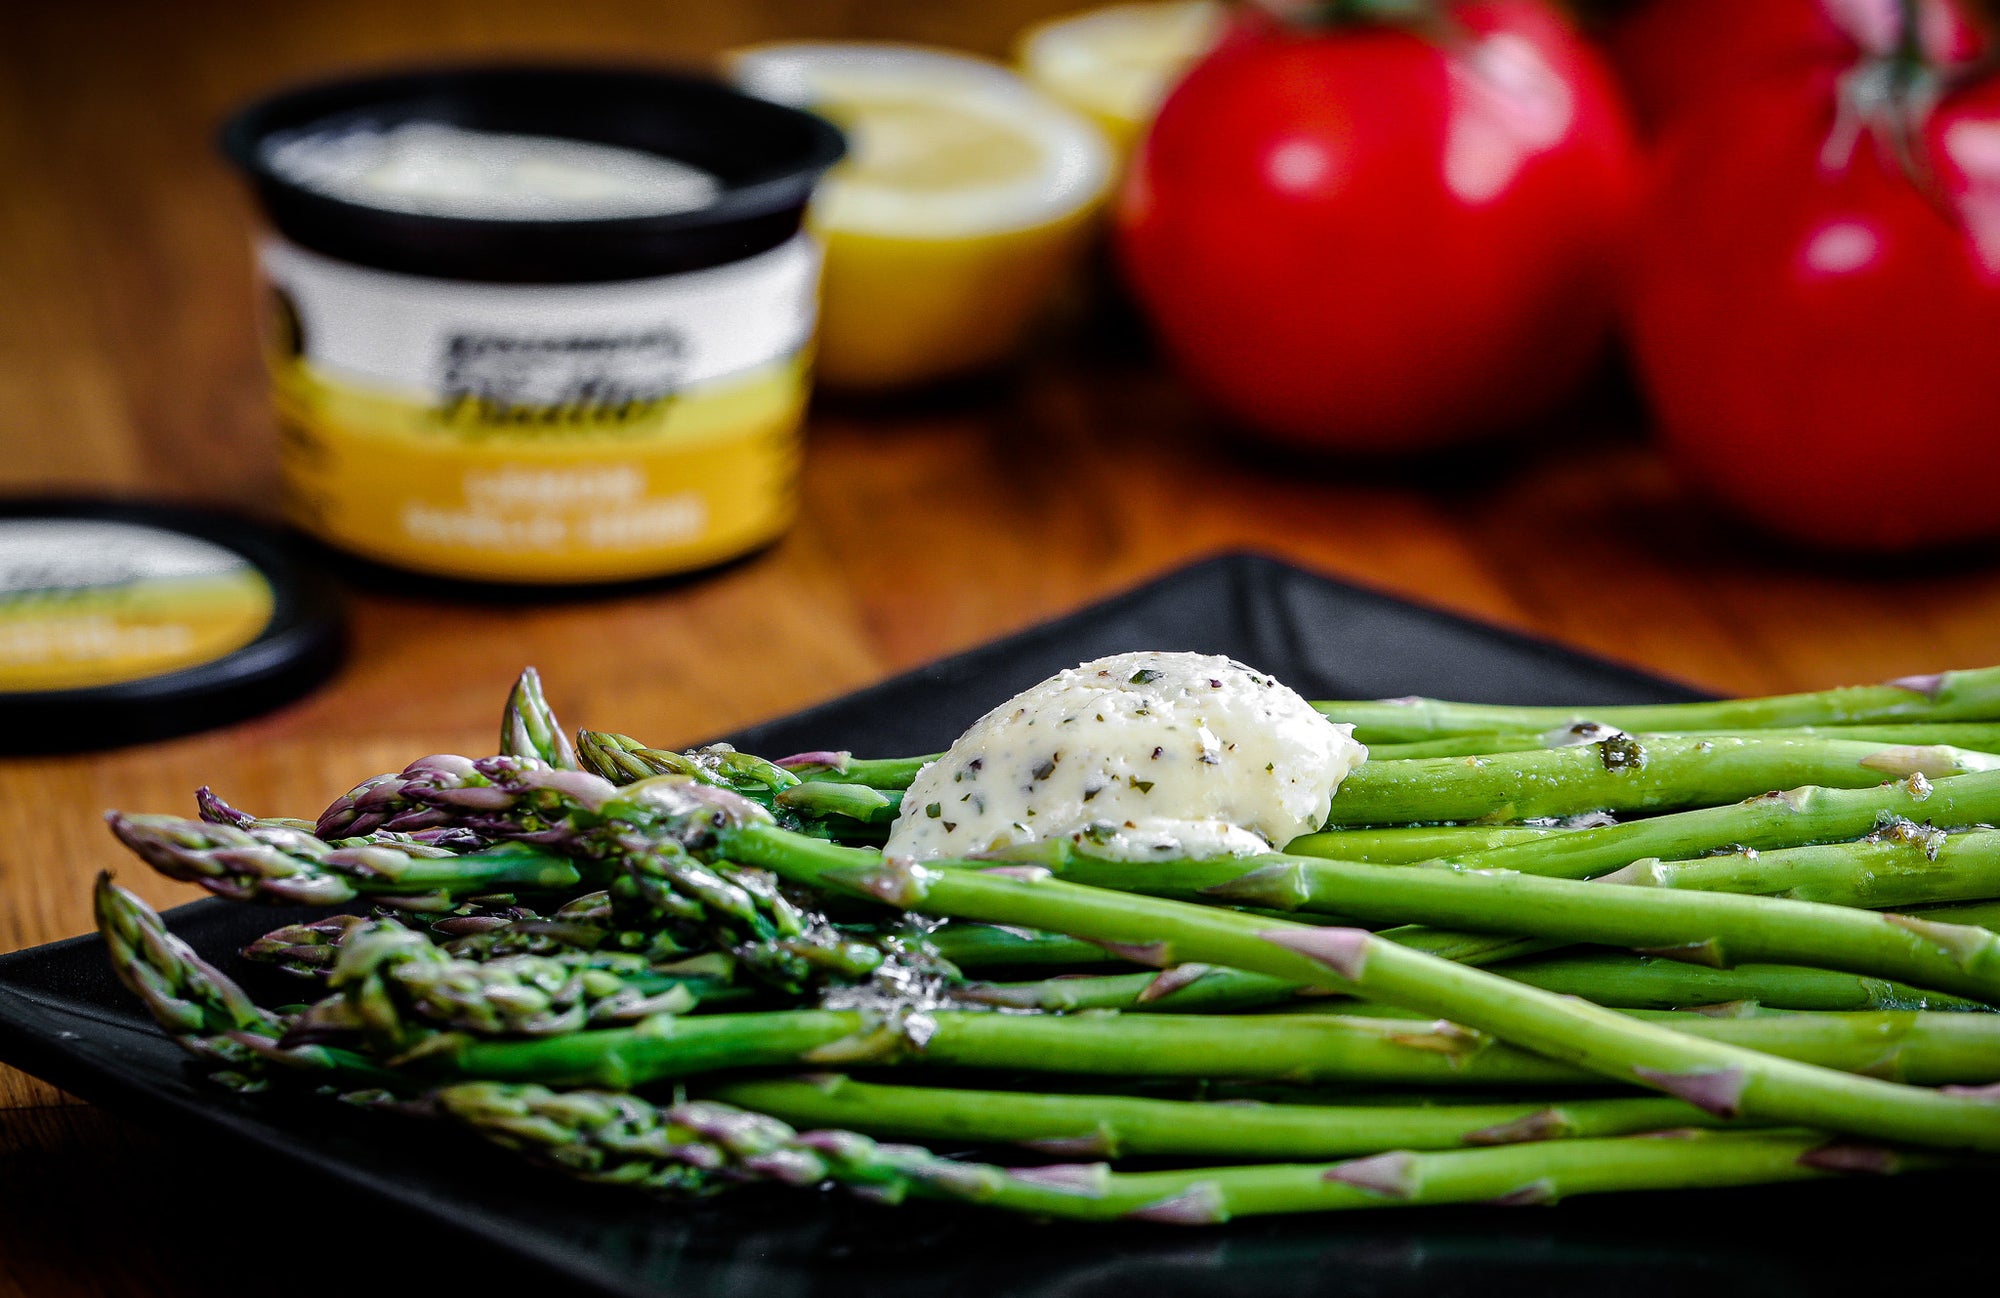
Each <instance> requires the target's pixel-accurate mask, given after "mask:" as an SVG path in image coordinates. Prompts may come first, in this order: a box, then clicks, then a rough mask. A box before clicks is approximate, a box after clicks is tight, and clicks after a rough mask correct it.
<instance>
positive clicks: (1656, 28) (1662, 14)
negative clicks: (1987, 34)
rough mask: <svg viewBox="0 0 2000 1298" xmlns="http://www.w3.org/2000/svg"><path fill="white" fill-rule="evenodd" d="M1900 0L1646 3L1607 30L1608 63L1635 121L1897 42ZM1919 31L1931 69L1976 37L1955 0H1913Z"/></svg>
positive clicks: (1659, 122)
mask: <svg viewBox="0 0 2000 1298" xmlns="http://www.w3.org/2000/svg"><path fill="white" fill-rule="evenodd" d="M1901 3H1902V0H1648V3H1645V4H1642V5H1640V6H1638V7H1637V8H1636V9H1634V10H1633V11H1632V12H1631V14H1630V15H1629V16H1628V17H1626V18H1624V19H1622V20H1620V21H1619V23H1618V24H1617V25H1616V26H1615V27H1613V28H1612V30H1611V38H1610V42H1609V43H1610V47H1611V59H1612V62H1613V63H1614V64H1616V65H1617V68H1618V72H1619V75H1620V76H1621V77H1622V78H1623V79H1624V81H1625V87H1626V89H1627V91H1628V92H1629V93H1630V95H1631V98H1632V106H1633V108H1634V110H1635V111H1636V113H1637V116H1638V118H1639V121H1640V123H1641V124H1642V125H1644V126H1645V127H1647V128H1648V129H1649V130H1655V129H1658V128H1660V127H1662V126H1664V125H1665V124H1666V123H1667V122H1670V121H1672V120H1673V119H1674V118H1675V117H1677V116H1679V115H1680V114H1681V113H1683V112H1685V111H1687V110H1689V109H1693V108H1698V107H1699V106H1700V105H1702V104H1704V103H1708V102H1710V101H1712V100H1714V99H1716V98H1718V97H1721V96H1725V95H1728V94H1732V93H1734V91H1735V90H1736V89H1737V88H1739V87H1741V86H1743V85H1745V84H1748V83H1749V82H1751V81H1753V80H1757V79H1762V78H1768V77H1783V76H1789V75H1798V74H1809V73H1810V72H1811V71H1813V70H1814V69H1820V68H1836V69H1837V68H1843V67H1846V66H1847V65H1849V64H1851V63H1853V62H1854V60H1855V59H1856V58H1858V57H1860V56H1861V55H1863V54H1887V53H1890V52H1891V51H1893V50H1894V49H1895V48H1896V44H1897V41H1898V40H1899V39H1900V38H1901V34H1902V26H1903V17H1902V10H1901ZM1917 12H1918V20H1917V21H1918V37H1919V40H1920V42H1921V44H1922V47H1923V50H1924V53H1925V55H1926V56H1927V57H1928V58H1930V59H1931V60H1932V61H1933V62H1934V63H1937V64H1939V65H1952V64H1961V63H1969V62H1971V61H1972V60H1974V59H1976V58H1978V57H1979V55H1980V54H1981V53H1982V52H1983V49H1984V45H1985V40H1984V36H1983V34H1982V33H1981V32H1980V31H1979V29H1978V28H1977V27H1976V26H1975V25H1974V24H1973V22H1972V21H1971V19H1970V18H1969V17H1968V16H1967V14H1966V12H1965V10H1964V8H1963V7H1962V5H1961V3H1960V0H1918V4H1917Z"/></svg>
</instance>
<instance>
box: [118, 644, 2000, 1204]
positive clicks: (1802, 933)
mask: <svg viewBox="0 0 2000 1298" xmlns="http://www.w3.org/2000/svg"><path fill="white" fill-rule="evenodd" d="M1148 676H1149V673H1148V671H1147V670H1146V669H1141V670H1140V671H1138V672H1136V673H1134V674H1133V676H1132V680H1133V681H1135V682H1138V681H1141V680H1142V679H1146V678H1148ZM1251 679H1253V680H1255V681H1256V683H1257V684H1258V685H1259V686H1263V685H1266V684H1267V682H1265V681H1264V680H1263V679H1261V678H1256V677H1252V678H1251ZM1210 683H1211V684H1214V685H1216V688H1218V689H1220V688H1221V685H1220V683H1219V682H1210ZM1301 706H1303V705H1301ZM1312 706H1313V708H1316V709H1317V710H1318V711H1319V712H1320V713H1322V714H1323V715H1325V716H1326V717H1328V718H1333V719H1338V720H1340V721H1342V722H1348V723H1352V724H1354V725H1355V727H1356V730H1355V734H1356V737H1357V738H1359V739H1361V740H1363V741H1365V742H1367V743H1369V744H1371V745H1373V746H1374V751H1373V753H1372V755H1370V756H1369V758H1368V760H1367V761H1366V762H1365V763H1363V764H1361V765H1359V766H1357V767H1355V768H1354V769H1353V770H1352V772H1351V773H1349V774H1348V775H1347V776H1346V778H1345V780H1344V781H1341V782H1340V783H1339V787H1338V791H1337V792H1336V793H1335V794H1334V795H1333V796H1332V798H1331V804H1330V810H1328V811H1327V812H1326V814H1325V815H1324V817H1323V818H1316V819H1315V821H1314V822H1313V823H1314V824H1316V825H1318V829H1317V832H1312V833H1308V834H1305V835H1304V836H1302V837H1297V838H1294V839H1293V840H1292V841H1290V842H1289V843H1285V844H1283V846H1284V848H1285V850H1284V851H1270V852H1265V853H1261V854H1255V855H1247V856H1246V855H1221V856H1217V855H1208V856H1200V857H1184V856H1179V855H1174V856H1171V857H1169V858H1166V859H1145V860H1137V861H1135V860H1131V859H1124V857H1129V856H1130V855H1131V854H1130V853H1125V854H1117V853H1106V852H1098V851H1095V850H1093V846H1092V844H1093V841H1095V840H1093V839H1092V838H1091V837H1090V836H1089V835H1088V834H1084V835H1072V836H1068V837H1065V836H1061V835H1050V836H1036V835H1032V834H1025V835H1021V836H1020V841H1019V842H1017V843H1014V844H1013V845H1005V844H1002V845H999V846H997V847H996V848H994V849H993V850H988V851H985V852H981V853H976V854H974V855H972V856H969V857H962V858H943V859H929V860H924V861H921V862H919V861H916V860H912V859H910V858H909V857H907V856H903V855H899V854H891V853H885V852H884V851H883V850H882V844H883V843H884V842H885V840H886V838H887V836H888V834H889V833H890V832H891V827H892V826H894V825H896V824H897V823H899V820H898V818H899V816H900V815H901V811H902V800H903V795H904V793H905V792H906V791H907V790H909V789H910V788H911V786H912V785H913V783H919V782H920V774H919V773H920V772H921V771H923V770H924V768H925V767H926V765H927V764H928V763H930V762H932V761H934V760H936V759H937V757H938V755H935V754H933V755H929V756H926V757H917V758H886V759H866V760H863V759H856V758H855V757H853V756H852V755H851V754H848V753H844V752H833V751H825V752H814V753H804V754H798V755H795V756H792V757H787V758H781V759H778V760H776V761H770V760H765V759H764V758H761V757H756V756H752V755H750V754H746V753H739V752H736V751H734V750H732V749H730V748H728V747H726V746H720V745H717V746H712V747H709V748H706V749H698V750H694V751H690V752H677V751H673V750H665V749H656V748H651V747H648V746H646V745H644V744H643V743H641V742H639V741H637V740H634V739H631V738H628V737H626V736H623V735H617V734H610V733H601V732H593V731H584V732H582V733H581V734H580V735H579V736H578V738H577V740H576V742H575V743H574V744H573V745H572V744H571V743H570V742H569V741H568V740H567V739H566V738H565V737H564V733H563V731H562V728H561V727H560V726H559V725H558V724H557V722H556V719H555V717H554V715H553V714H552V712H551V711H550V709H549V707H548V705H547V702H546V700H545V699H544V697H543V694H542V690H541V685H540V682H539V680H538V679H537V677H536V675H535V673H534V671H533V670H532V669H530V670H528V671H527V672H525V673H524V674H523V676H522V678H521V680H520V682H519V683H518V684H517V685H516V687H515V690H514V692H513V694H512V695H511V696H510V697H509V699H508V701H507V705H506V708H505V711H504V717H503V722H502V727H501V739H500V752H499V753H498V754H497V755H495V756H492V757H485V758H478V759H468V758H462V757H446V756H433V757H426V758H422V759H420V760H418V761H417V762H414V763H412V764H411V765H410V766H408V767H406V768H405V769H404V770H402V771H400V772H396V773H394V774H390V775H383V776H378V777H376V778H374V779H371V780H368V781H366V782H365V783H363V784H361V785H359V786H357V787H356V788H355V789H353V790H352V791H350V792H349V793H347V794H345V795H343V796H342V797H340V798H339V799H337V800H336V801H335V802H334V803H333V805H332V806H330V807H329V808H328V809H327V810H326V811H325V812H324V813H322V814H321V815H320V816H319V817H317V818H316V819H315V820H314V821H311V822H307V821H303V820H293V819H281V818H258V817H255V816H252V815H250V814H247V813H245V812H241V811H238V810H237V809H235V808H233V807H230V806H229V805H228V804H226V803H224V802H223V801H222V800H221V799H219V798H217V797H215V796H214V795H213V794H211V793H210V792H209V791H207V790H203V791H202V793H201V794H200V796H199V799H198V806H199V811H200V816H199V818H198V819H192V820H183V819H178V818H172V817H163V816H140V815H122V814H116V813H114V814H113V815H112V816H111V817H110V821H111V827H112V830H113V832H114V833H115V834H116V835H117V836H118V837H119V838H120V839H121V840H122V841H123V842H124V843H125V844H126V845H127V846H128V847H130V848H131V849H132V850H133V851H134V852H135V853H137V854H138V855H139V856H140V857H141V859H143V860H145V861H146V862H147V863H148V864H150V865H152V866H153V867H154V868H155V869H157V870H159V871H161V872H162V873H164V874H167V875H169V876H171V877H173V878H176V879H183V880H189V881H192V882H195V883H199V884H200V885H202V886H203V887H205V888H207V889H208V890H209V891H211V892H213V893H215V894H217V895H219V896H223V897H228V898H231V899H235V900H239V901H246V902H255V901H271V902H284V903H291V904H298V903H308V904H315V905H325V906H329V907H342V906H344V907H346V908H347V909H345V910H343V911H335V912H330V913H329V914H328V915H326V916H325V917H324V918H323V919H320V920H316V921H314V922H311V923H306V924H295V925H291V926H288V927H285V928H281V929H277V930H275V931H273V932H272V933H270V934H268V935H267V936H265V937H263V938H261V939H259V940H258V941H257V942H255V943H253V944H251V946H250V947H248V948H247V949H246V950H245V951H244V952H243V955H244V956H246V957H248V958H249V959H250V960H253V961H258V962H262V963H265V964H268V965H271V966H273V967H275V968H277V969H280V970H283V971H285V972H286V973H289V974H291V975H293V976H295V977H296V978H297V979H298V980H300V983H301V985H302V986H306V987H309V988H310V993H309V994H310V997H311V999H310V1001H309V1003H307V1004H305V1005H303V1006H292V1007H289V1008H286V1009H274V1008H267V1007H264V1006H260V1005H258V1004H257V1003H255V1002H254V1001H253V1000H252V999H251V998H250V997H249V996H248V995H246V994H245V993H244V992H243V991H242V989H241V988H239V987H238V986H237V985H236V984H235V983H234V982H233V981H231V979H229V978H228V977H227V976H226V975H225V974H224V973H222V972H221V971H220V970H219V969H218V968H216V967H215V965H214V964H212V963H210V962H209V961H206V960H204V959H203V958H202V957H201V956H199V955H197V954H196V953H195V952H194V951H192V950H191V949H189V948H188V947H187V946H186V945H185V944H184V943H182V942H181V941H179V940H178V939H176V938H175V937H174V936H173V935H172V934H171V933H170V932H168V930H167V929H166V927H165V926H164V925H163V923H162V922H161V920H160V918H159V916H157V915H156V914H154V913H153V912H152V911H151V910H149V909H148V908H147V907H146V906H145V905H144V904H143V903H141V902H140V901H139V900H138V899H137V898H135V897H134V896H132V895H131V894H130V893H128V892H126V891H125V890H123V889H121V888H118V887H117V886H116V885H115V884H114V883H112V881H111V880H110V878H109V876H105V877H104V878H102V879H100V881H99V885H98V890H97V913H98V917H99V927H100V930H101V932H102V933H103V936H104V938H105V940H106V942H107V944H108V946H109V948H110V953H111V958H112V961H113V964H114V967H115V968H116V969H117V971H118V973H119V976H120V977H121V979H122V980H123V981H124V982H125V984H126V985H127V986H128V987H130V988H131V989H132V990H133V991H134V992H135V993H136V994H137V995H138V996H139V997H140V998H141V999H142V1000H143V1001H144V1003H145V1004H146V1006H147V1008H148V1009H149V1010H150V1011H151V1013H152V1014H153V1016H154V1017H155V1018H156V1019H157V1021H158V1022H159V1024H160V1026H161V1027H162V1028H163V1029H164V1030H165V1031H167V1032H168V1033H170V1034H172V1035H173V1036H174V1037H175V1038H176V1039H177V1040H178V1041H180V1042H181V1043H182V1044H183V1045H184V1046H186V1047H187V1048H188V1049H189V1050H190V1051H191V1052H193V1053H194V1054H195V1055H197V1056H198V1057H200V1058H201V1059H203V1060H206V1061H209V1062H210V1063H211V1064H212V1066H213V1067H214V1069H215V1075H216V1076H217V1078H218V1079H219V1080H221V1081H223V1082H225V1083H227V1084H230V1085H233V1086H237V1087H245V1088H263V1087H276V1086H288V1085H298V1086H304V1087H309V1088H318V1089H321V1090H324V1091H331V1092H336V1093H342V1094H345V1095H347V1096H348V1097H349V1098H350V1099H354V1100H357V1101H361V1102H370V1103H391V1104H394V1105H396V1106H397V1107H399V1108H402V1109H410V1110H416V1111H421V1112H424V1113H427V1114H430V1115H432V1116H434V1117H436V1118H437V1119H439V1120H441V1121H444V1122H448V1123H452V1124H456V1125H458V1126H462V1127H465V1128H468V1129H470V1130H471V1131H474V1132H476V1133H478V1134H480V1135H482V1136H485V1137H487V1138H488V1139H491V1140H493V1141H497V1142H499V1143H500V1144H503V1145H506V1146H509V1147H511V1148H514V1149H517V1150H519V1151H521V1152H522V1153H524V1154H526V1155H528V1156H529V1157H531V1158H533V1159H535V1160H536V1161H538V1162H541V1163H544V1164H547V1165H549V1166H552V1167H556V1168H559V1169H561V1170H563V1171H566V1172H569V1173H571V1174H573V1175H576V1176H579V1177H583V1178H585V1179H590V1180H597V1181H606V1182H612V1183H618V1184H632V1185H636V1186H639V1187H643V1188H646V1189H649V1190H654V1191H660V1192H674V1193H681V1194H697V1193H709V1192H712V1191H716V1190H719V1189H722V1188H724V1187H727V1186H729V1185H731V1184H735V1183H739V1182H744V1181H778V1182H783V1183H786V1184H795V1185H816V1184H820V1183H827V1182H831V1183H834V1184H838V1185H841V1186H844V1187H847V1188H850V1189H852V1190H855V1191H857V1192H860V1193H863V1194H866V1195H869V1196H871V1197H875V1198H878V1199H883V1200H886V1201H895V1200H897V1199H900V1198H902V1197H905V1196H910V1195H916V1196H922V1197H929V1198H946V1199H953V1200H964V1201H968V1202H974V1203H984V1204H988V1205H991V1206H995V1207H1001V1208H1009V1209H1014V1210H1017V1211H1021V1212H1026V1213H1029V1214H1033V1215H1040V1216H1052V1217H1078V1218H1088V1219H1102V1218H1112V1217H1126V1218H1134V1219H1140V1220H1148V1221H1159V1222H1172V1223H1205V1222H1217V1221H1223V1220H1227V1219H1229V1218H1231V1217H1235V1216H1243V1215H1249V1214H1256V1213H1274V1212H1307V1211H1322V1210H1332V1209H1341V1208H1358V1207H1376V1206H1387V1205H1394V1204H1405V1205H1407V1204H1432V1203H1445V1202H1466V1201H1490V1202H1500V1203H1530V1202H1548V1201H1553V1200H1554V1199H1557V1198H1560V1197H1563V1196H1566V1195H1571V1194H1580V1193H1587V1192H1595V1191H1608V1190H1621V1189H1649V1188H1666V1187H1695V1186H1704V1185H1734V1184H1746V1183H1756V1182H1772V1181H1783V1180H1791V1179H1797V1178H1803V1177H1812V1176H1825V1175H1841V1174H1857V1173H1869V1174H1881V1173H1889V1172H1896V1171H1901V1170H1904V1169H1907V1168H1915V1167H1931V1166H1938V1165H1943V1164H1946V1163H1951V1162H1956V1161H1964V1160H1969V1159H1979V1158H1982V1157H1983V1156H1985V1155H1989V1154H1994V1153H2000V1015H1995V1014H1993V1013H1992V1012H1991V1010H1992V1008H1993V1007H1996V1006H2000V933H1996V931H1995V927H1996V926H2000V831H1996V830H1994V829H1992V828H1989V826H1990V825H1991V824H1993V823H1996V822H2000V756H1995V755H1993V753H1994V751H1995V750H2000V668H1996V669H1987V670H1982V671H1968V672H1952V673H1945V674H1943V675H1939V676H1933V677H1924V678H1913V679H1908V680H1903V681H1897V682H1892V683H1891V684H1888V685H1883V686H1870V687H1861V688H1855V689H1843V690H1832V691H1826V692H1822V693H1816V694H1802V695H1793V696H1786V697H1780V698H1767V699H1749V700H1737V701H1731V702H1718V703H1699V704H1679V705H1668V706H1659V707H1644V708H1598V709H1548V708H1502V707H1491V706H1472V705H1465V704H1454V703H1446V702H1440V701H1435V700H1423V699H1402V700H1390V701H1385V702H1325V703H1316V704H1313V705H1312ZM1308 715H1309V714H1308ZM1098 720H1100V721H1102V720H1103V717H1101V716H1100V717H1099V718H1098ZM1314 724H1318V723H1317V722H1315V723H1314ZM1201 743H1202V744H1203V745H1204V749H1203V760H1209V759H1208V756H1207V750H1208V748H1209V747H1219V744H1218V741H1216V739H1215V737H1214V736H1213V735H1211V734H1209V733H1208V731H1207V730H1206V728H1204V729H1203V730H1202V739H1201ZM1229 746H1230V747H1231V748H1233V747H1234V745H1233V744H1231V745H1229ZM1159 752H1160V750H1159V749H1157V748H1156V749H1154V750H1153V756H1154V757H1158V756H1159ZM1053 766H1054V759H1051V760H1050V761H1049V762H1048V763H1047V765H1046V766H1044V767H1043V768H1042V769H1040V770H1038V771H1037V772H1035V778H1037V779H1039V778H1042V777H1044V776H1047V775H1048V773H1049V771H1050V770H1051V769H1052V768H1053ZM975 767H976V763H975ZM1264 769H1265V770H1266V771H1271V770H1274V769H1275V766H1274V765H1272V766H1266V767H1265V768H1264ZM1138 786H1139V782H1137V781H1136V780H1135V781H1134V787H1138ZM1151 787H1152V786H1151V784H1150V783H1146V784H1144V786H1143V789H1144V790H1147V791H1149V790H1150V788H1151ZM1095 793H1096V790H1095V789H1094V788H1093V789H1091V790H1090V791H1088V792H1086V793H1085V794H1084V795H1083V796H1084V799H1085V800H1086V801H1088V800H1089V799H1090V798H1091V797H1092V796H1094V795H1095ZM919 796H923V795H919ZM970 796H971V795H969V794H968V795H967V798H968V799H969V798H970ZM915 803H916V799H915V798H913V799H912V810H913V812H915V814H918V815H925V814H927V815H929V816H930V817H931V818H933V819H936V818H938V817H939V816H940V812H939V809H938V803H937V802H936V801H931V802H928V803H927V804H926V805H925V807H924V808H923V809H921V810H919V809H917V808H916V806H915ZM1026 814H1032V812H1030V813H1026ZM1322 820H1323V823H1321V822H1322ZM849 1073H861V1074H863V1076H859V1077H857V1076H850V1075H848V1074H849ZM1661 1135H1673V1136H1675V1137H1676V1138H1675V1139H1670V1140H1669V1139H1659V1138H1658V1137H1660V1136H1661ZM885 1140H894V1141H917V1142H927V1143H929V1144H932V1145H948V1146H951V1147H952V1148H954V1149H957V1148H963V1147H966V1146H979V1147H985V1148H989V1149H997V1148H1003V1147H1011V1148H1012V1149H1014V1150H1015V1153H1014V1154H1013V1155H1011V1156H1006V1158H1005V1161H1006V1162H1008V1163H1011V1164H1013V1165H1012V1166H1003V1165H1000V1163H998V1162H990V1163H989V1162H976V1161H970V1160H968V1159H966V1158H962V1157H947V1156H945V1155H942V1154H939V1153H937V1152H934V1151H933V1150H931V1149H929V1148H925V1147H924V1146H923V1145H915V1144H892V1143H882V1142H883V1141H885ZM1137 1157H1144V1158H1148V1159H1153V1160H1160V1159H1167V1160H1174V1161H1177V1162H1179V1163H1183V1164H1185V1166H1181V1167H1178V1168H1176V1169H1170V1170H1164V1171H1162V1170H1145V1171H1130V1170H1120V1169H1119V1168H1118V1166H1117V1163H1118V1160H1121V1159H1127V1158H1137ZM1079 1160H1087V1161H1079Z"/></svg>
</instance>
